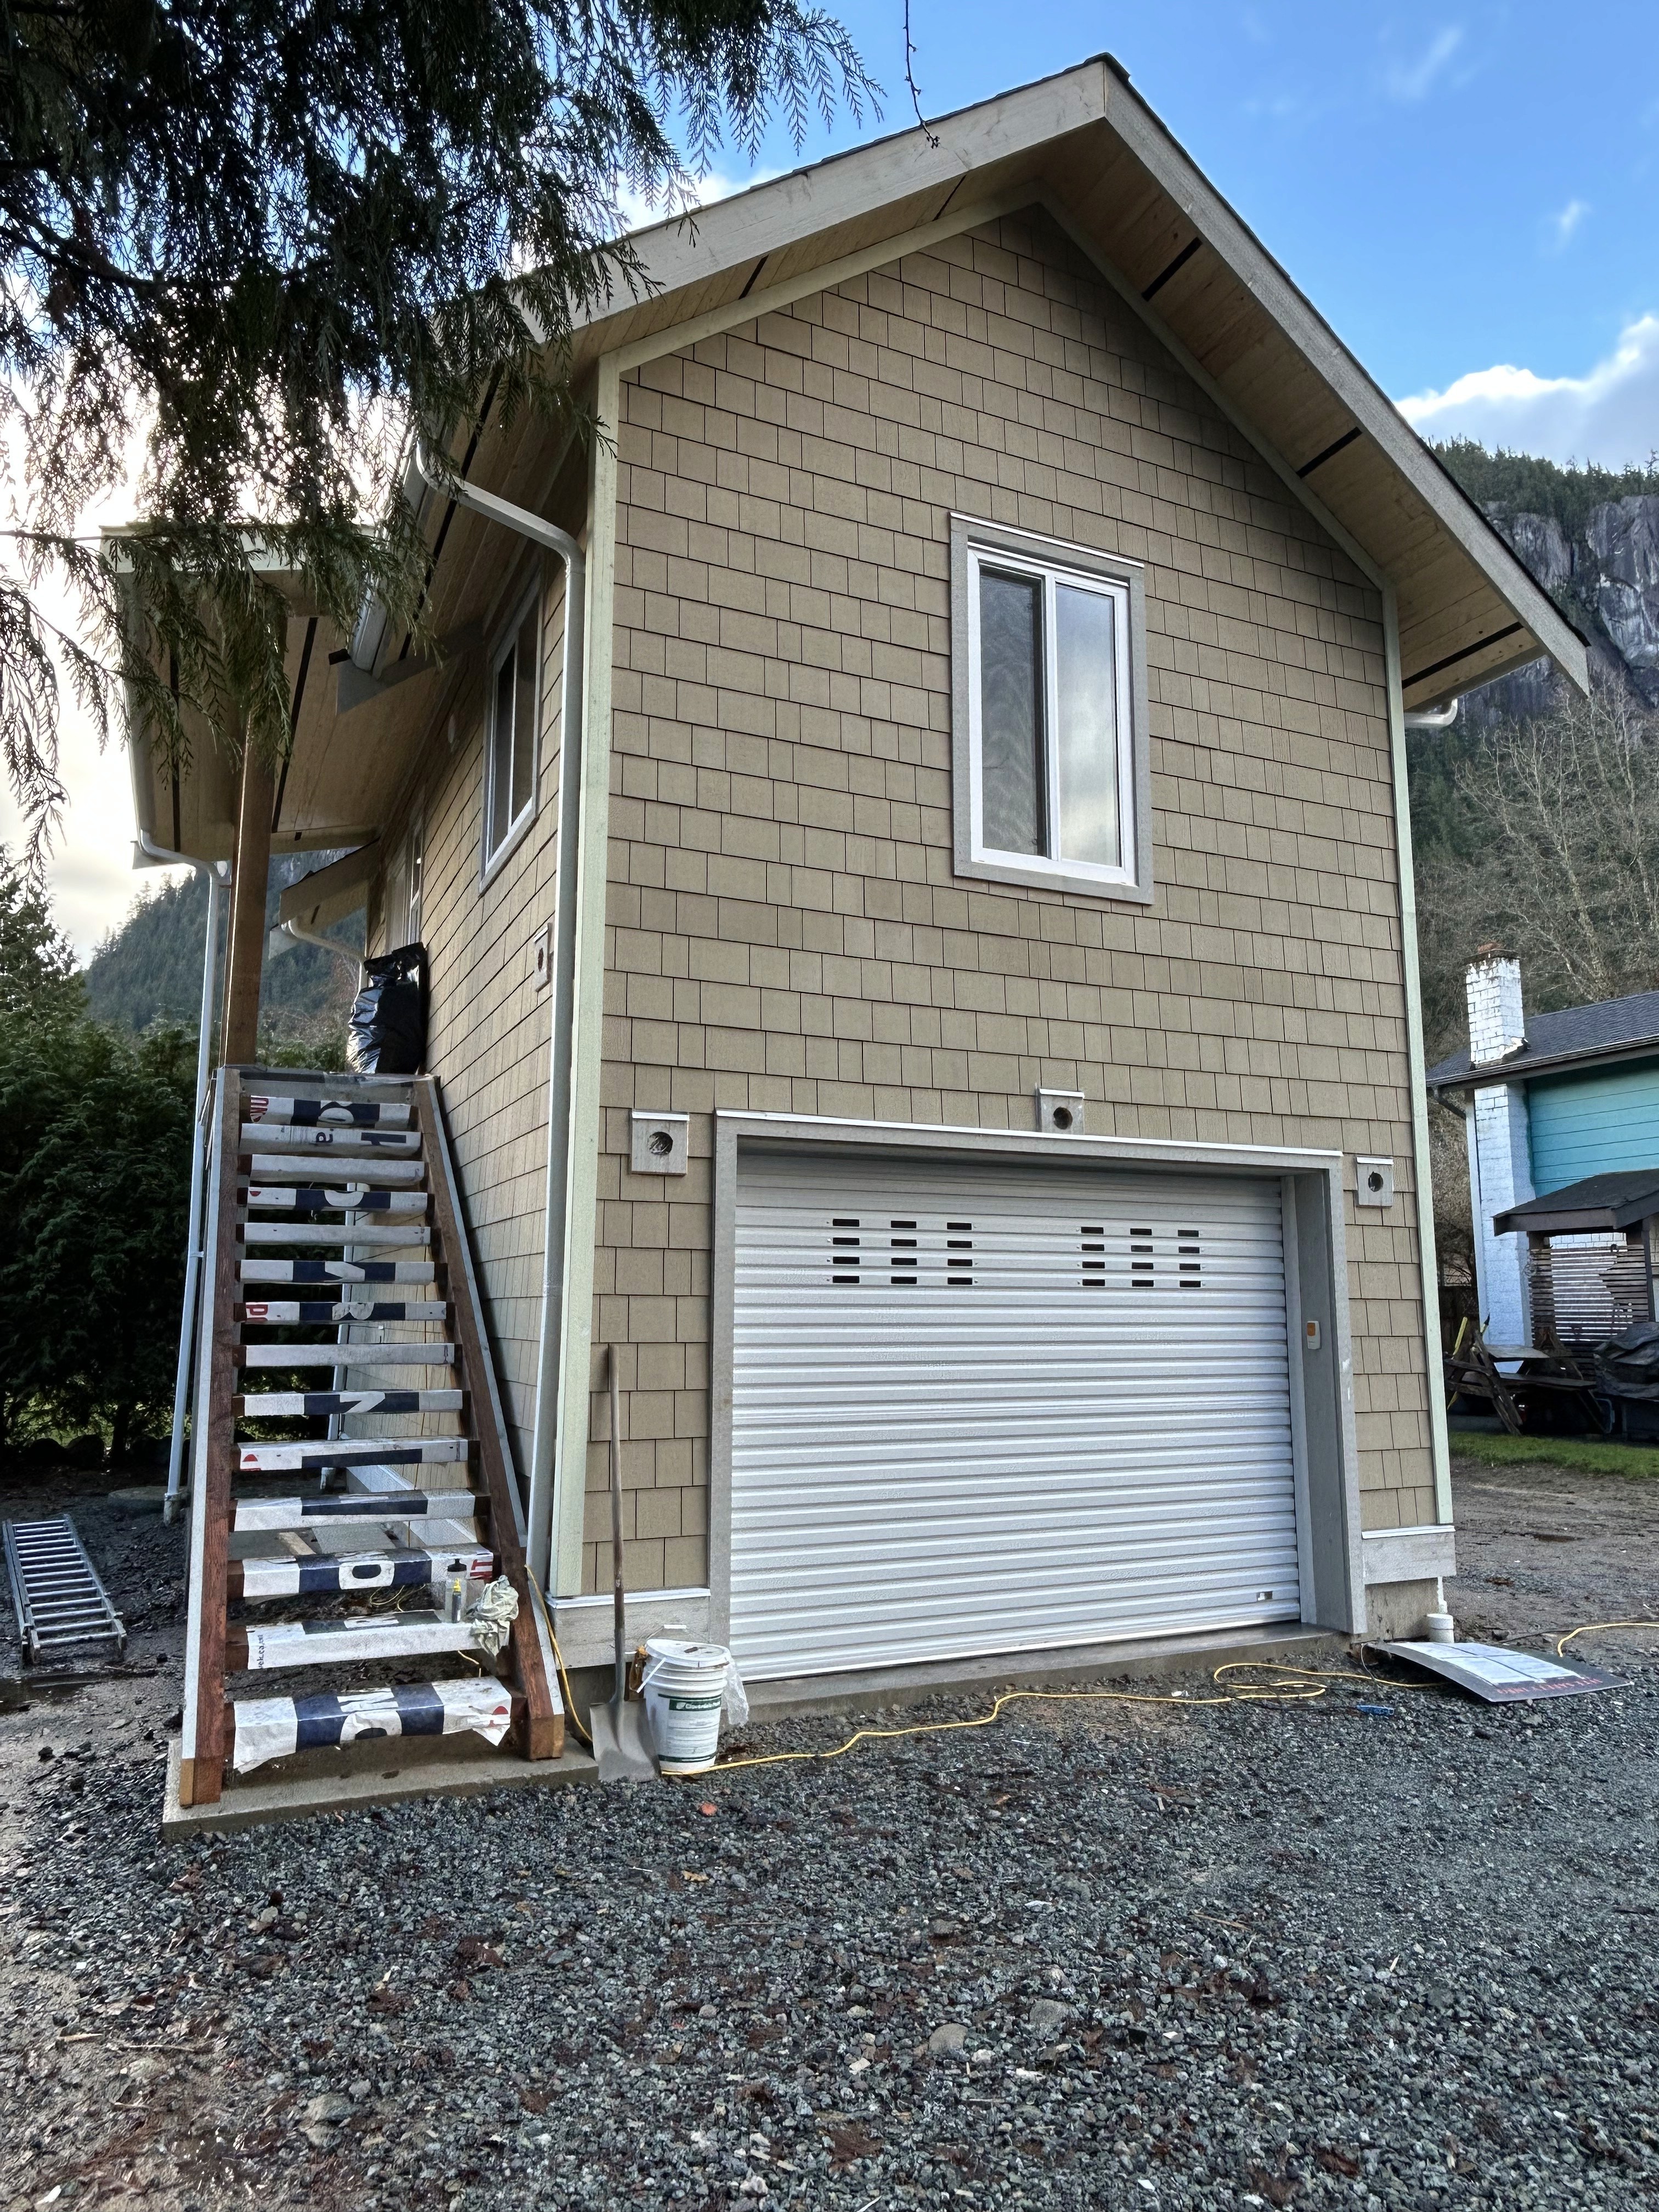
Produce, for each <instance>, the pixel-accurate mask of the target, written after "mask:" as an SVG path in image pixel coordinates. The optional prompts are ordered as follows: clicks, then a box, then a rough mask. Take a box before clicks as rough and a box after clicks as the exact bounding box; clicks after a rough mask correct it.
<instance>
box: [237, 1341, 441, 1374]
mask: <svg viewBox="0 0 1659 2212" xmlns="http://www.w3.org/2000/svg"><path fill="white" fill-rule="evenodd" d="M236 1364H237V1365H238V1366H239V1367H240V1368H243V1369H252V1368H256V1367H453V1365H454V1364H455V1346H453V1344H421V1343H415V1344H408V1343H401V1344H362V1343H359V1342H357V1341H356V1340H349V1341H348V1342H346V1343H344V1344H242V1345H239V1346H237V1348H236Z"/></svg>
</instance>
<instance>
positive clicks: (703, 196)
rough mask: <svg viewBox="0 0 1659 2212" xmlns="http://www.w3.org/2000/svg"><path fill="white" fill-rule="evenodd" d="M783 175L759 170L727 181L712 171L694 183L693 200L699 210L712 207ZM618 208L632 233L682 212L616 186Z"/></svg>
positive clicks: (723, 176) (640, 193)
mask: <svg viewBox="0 0 1659 2212" xmlns="http://www.w3.org/2000/svg"><path fill="white" fill-rule="evenodd" d="M781 174H782V171H781V170H779V169H756V170H754V171H753V172H752V173H750V175H748V176H746V177H728V176H726V175H725V174H723V173H721V171H720V170H718V169H711V170H710V171H709V172H708V175H707V176H705V177H694V178H693V179H691V191H692V197H693V198H694V199H695V200H696V204H697V206H698V207H712V206H713V205H714V202H715V201H716V200H728V199H730V198H731V197H732V193H733V192H746V191H749V190H750V186H751V185H764V184H768V183H769V182H770V180H771V179H773V178H774V177H776V176H781ZM617 206H618V208H620V209H621V210H622V218H623V222H624V223H626V224H627V226H628V228H629V230H648V229H649V228H650V227H651V225H652V224H653V223H655V222H667V221H668V220H669V219H670V218H671V216H676V215H678V214H679V213H680V212H681V210H679V209H678V207H666V208H665V207H664V206H663V204H662V203H661V202H660V201H659V200H653V199H650V198H648V197H647V196H646V194H645V193H643V192H641V191H635V189H634V187H633V185H618V186H617Z"/></svg>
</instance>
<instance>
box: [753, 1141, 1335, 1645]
mask: <svg viewBox="0 0 1659 2212" xmlns="http://www.w3.org/2000/svg"><path fill="white" fill-rule="evenodd" d="M1280 1192H1281V1187H1280V1185H1279V1182H1278V1181H1277V1179H1263V1180H1261V1181H1255V1180H1246V1179H1243V1178H1235V1177H1224V1176H1200V1175H1184V1174H1143V1173H1140V1172H1139V1171H1135V1170H1092V1169H1087V1168H1080V1169H1076V1170H1073V1169H1060V1170H1055V1169H1050V1168H1047V1167H1033V1168H1030V1169H1024V1168H1011V1167H1006V1166H1003V1165H1000V1164H998V1165H994V1166H987V1167H979V1166H975V1165H963V1164H961V1163H960V1162H953V1163H951V1164H944V1165H939V1164H928V1163H921V1164H917V1163H913V1162H910V1161H908V1160H907V1161H898V1160H877V1161H870V1162H865V1161H860V1160H848V1159H845V1158H842V1159H836V1160H827V1159H823V1158H812V1157H811V1156H810V1155H805V1154H780V1153H772V1152H768V1153H758V1154H752V1155H750V1154H744V1155H743V1156H742V1157H741V1160H740V1166H739V1170H738V1199H737V1237H736V1252H735V1285H734V1290H735V1311H734V1332H735V1334H734V1344H733V1366H732V1551H731V1559H732V1623H731V1637H732V1649H733V1650H734V1652H735V1654H736V1656H737V1658H738V1662H739V1664H740V1666H741V1667H742V1668H743V1670H744V1673H745V1674H750V1675H753V1676H754V1677H755V1678H756V1679H757V1680H776V1679H778V1678H780V1677H783V1676H788V1675H797V1674H820V1673H824V1672H832V1671H835V1672H839V1671H844V1670H847V1669H849V1668H872V1667H887V1666H901V1665H904V1664H907V1663H912V1662H921V1661H927V1660H938V1659H948V1658H952V1657H960V1656H969V1655H973V1654H978V1653H987V1654H988V1653H993V1652H1003V1651H1007V1652H1013V1651H1021V1650H1042V1649H1044V1648H1048V1649H1054V1648H1055V1647H1058V1646H1062V1645H1067V1644H1094V1643H1099V1642H1107V1641H1111V1640H1115V1639H1121V1638H1138V1637H1144V1636H1167V1635H1170V1634H1175V1633H1180V1632H1196V1631H1200V1630H1203V1629H1209V1628H1221V1627H1234V1626H1243V1625H1246V1624H1257V1623H1264V1622H1269V1621H1279V1620H1295V1619H1297V1617H1298V1615H1299V1613H1300V1610H1301V1606H1300V1593H1299V1589H1298V1585H1297V1528H1296V1496H1295V1477H1294V1473H1293V1468H1292V1461H1291V1407H1290V1380H1289V1371H1288V1370H1289V1362H1288V1358H1287V1331H1286V1314H1285V1252H1284V1231H1283V1216H1282V1205H1281V1194H1280Z"/></svg>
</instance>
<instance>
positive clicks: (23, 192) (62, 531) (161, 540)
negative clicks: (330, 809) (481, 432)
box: [0, 0, 874, 851]
mask: <svg viewBox="0 0 1659 2212" xmlns="http://www.w3.org/2000/svg"><path fill="white" fill-rule="evenodd" d="M873 94H874V88H873V87H872V84H871V83H870V81H869V79H868V77H867V76H866V73H865V71H864V70H863V67H862V65H861V64H860V61H859V59H858V57H857V55H856V54H855V53H854V50H853V48H852V46H851V44H850V42H849V41H848V37H847V34H846V33H845V32H844V31H843V30H842V27H841V26H840V25H839V24H838V23H836V21H834V20H833V19H832V18H831V17H829V16H828V15H823V14H822V13H820V12H819V11H818V10H817V9H815V8H812V7H811V6H808V5H805V4H803V0H603V4H601V5H599V6H593V5H591V4H589V0H419V4H413V0H119V4H116V5H112V4H110V0H54V4H53V5H52V6H50V7H40V6H29V7H25V6H22V5H21V4H20V0H0V154H3V159H0V270H3V275H4V279H5V281H4V283H0V418H9V419H0V428H7V429H9V430H11V431H12V432H14V433H15V434H17V442H18V444H19V446H20V447H21V448H22V449H23V451H24V452H25V453H26V454H27V464H26V473H25V489H26V494H27V508H26V515H25V523H26V529H25V532H24V535H23V537H22V538H21V544H22V546H23V549H24V552H25V555H26V558H27V576H26V582H25V583H24V584H21V585H20V584H19V583H17V582H15V581H10V580H0V753H3V756H4V759H5V763H6V766H7V769H8V771H9V775H10V778H11V781H12V784H13V787H14V790H15V794H16V796H17V797H18V799H19V800H20V802H21V804H22V805H23V807H24V809H25V811H26V812H27V814H28V815H29V817H30V818H31V821H32V823H33V830H34V833H35V837H36V844H35V847H34V848H33V849H35V850H37V851H38V849H39V842H38V841H39V839H40V837H41V836H43V835H44V834H46V831H47V830H48V829H49V826H50V823H51V821H52V817H53V814H54V811H55V810H56V808H57V807H58V806H59V805H61V803H62V791H61V787H60V786H59V784H58V775H57V753H56V712H57V683H56V678H55V675H54V671H53V665H52V659H51V657H50V654H49V653H48V651H47V643H48V633H47V631H46V627H45V625H44V623H43V620H42V617H41V615H40V610H39V608H38V606H37V605H35V603H34V601H33V598H32V597H31V593H30V592H29V590H28V588H27V581H29V580H33V581H37V582H38V580H40V577H41V576H42V575H43V574H46V571H47V570H48V569H51V568H54V567H55V568H57V569H58V570H59V571H60V572H62V573H64V574H67V575H68V577H69V578H70V580H72V581H73V582H74V583H75V584H76V585H77V586H79V587H80V590H81V592H82V595H83V599H84V603H85V605H86V606H87V609H88V619H89V621H90V622H91V623H92V625H93V628H94V634H95V636H96V639H97V641H98V651H97V652H96V653H88V652H84V651H82V650H81V649H80V648H79V647H76V645H75V644H74V643H73V642H72V641H67V640H64V641H60V643H61V644H62V647H63V649H64V653H66V655H67V657H68V663H69V666H70V673H71V676H72V678H73V680H74V681H75V683H76V685H77V687H78V688H79V689H80V690H81V691H82V694H83V696H84V697H85V698H86V700H87V702H88V704H89V705H90V706H91V708H93V709H94V712H98V713H100V714H101V713H103V712H104V711H105V709H106V704H107V701H108V698H109V696H110V687H111V681H112V672H113V671H118V673H119V674H120V676H122V677H123V678H125V681H126V682H127V684H129V685H130V686H131V687H132V696H133V697H134V700H135V703H136V707H137V711H139V712H141V713H142V714H143V718H144V720H145V721H146V723H147V724H148V725H149V727H150V728H151V729H152V731H153V732H154V733H155V736H156V737H157V738H159V739H160V741H161V747H162V750H164V751H169V750H170V751H171V752H172V753H173V756H174V757H176V758H182V757H183V756H184V753H185V749H186V748H185V719H184V717H185V715H186V714H188V712H189V710H190V709H191V708H195V709H197V710H198V711H199V712H201V713H203V714H205V715H206V716H207V717H208V718H209V721H210V726H213V727H214V728H216V729H237V730H241V729H245V730H246V739H247V741H248V742H251V743H252V744H254V745H255V746H256V747H258V749H259V750H260V751H262V752H263V753H264V754H265V755H266V756H267V757H271V758H275V757H276V756H277V755H279V754H280V753H281V751H282V750H283V747H284V746H285V744H286V743H287V738H288V726H287V697H286V687H285V684H284V680H283V651H282V648H283V640H284V627H285V607H284V603H283V600H282V599H281V597H280V595H279V593H278V592H277V590H276V587H275V586H274V584H273V582H272V580H271V578H270V574H269V572H268V568H267V567H265V566H264V565H263V564H262V562H261V560H259V559H258V558H256V548H257V547H258V546H260V545H262V546H263V548H264V551H265V553H267V554H268V555H269V556H270V560H271V561H273V562H275V563H276V565H278V566H281V567H283V568H293V569H295V570H297V571H298V572H300V573H301V575H302V576H303V577H304V579H305V581H306V584H307V590H308V592H309V594H310V596H311V599H312V601H313V604H314V605H317V606H319V607H320V608H321V609H322V610H323V611H325V613H327V614H329V615H330V616H331V617H333V618H334V619H335V620H336V621H337V623H340V624H341V625H342V626H349V623H350V620H351V617H352V615H353V613H354V611H355V609H356V605H357V603H358V601H359V599H360V596H361V593H362V591H363V589H364V588H365V587H366V586H370V585H372V586H374V588H375V589H377V590H379V591H380V592H381V594H382V595H383V597H384V598H385V599H386V601H387V603H388V604H389V605H390V606H391V607H392V610H393V611H394V613H396V614H397V615H398V617H399V618H400V619H401V620H409V619H410V618H411V617H413V616H414V614H415V612H416V605H417V601H418V599H419V591H420V582H421V576H422V567H423V562H424V557H425V548H424V545H423V544H422V542H421V540H420V539H419V538H418V535H417V533H416V531H415V529H414V526H413V521H412V519H411V517H410V515H409V514H408V513H407V511H406V510H405V509H404V507H403V505H402V503H401V501H398V499H397V498H396V496H395V495H394V491H393V487H394V484H395V483H396V481H397V478H398V473H399V469H398V460H399V456H400V453H401V452H402V451H403V449H404V441H405V440H406V437H407V436H408V435H411V434H416V433H418V434H419V435H422V437H423V438H424V439H425V440H426V441H428V443H429V444H430V445H431V446H432V447H433V448H434V449H435V451H436V452H437V453H440V454H442V453H445V452H447V448H448V445H449V441H450V440H451V438H452V436H453V435H456V434H457V433H458V432H461V431H464V430H465V429H466V428H468V426H470V425H476V424H477V422H479V421H480V419H481V418H482V416H483V414H484V413H485V411H486V410H493V412H494V414H495V416H496V417H497V418H504V417H510V416H512V415H513V413H514V412H515V411H516V410H520V409H521V408H523V407H525V406H526V405H534V406H538V407H543V408H546V409H549V410H569V409H570V407H571V401H570V396H569V393H568V388H567V386H568V380H567V369H568V351H569V337H570V333H571V329H572V323H573V317H574V316H575V315H576V314H577V313H580V312H581V311H583V310H584V309H587V308H592V307H599V306H602V305H603V304H604V303H605V301H607V300H609V299H611V298H613V297H615V296H617V294H618V293H619V292H620V293H622V294H623V295H626V294H627V293H628V291H629V289H630V287H634V286H635V285H636V284H637V283H638V279H639V270H638V266H637V263H636V261H635V257H634V256H633V255H632V253H631V252H629V249H628V248H627V247H626V246H623V245H620V244H617V242H616V240H617V236H618V234H619V233H620V232H621V230H622V228H623V225H622V222H621V218H620V216H619V212H618V194H619V191H620V190H621V188H622V187H623V185H629V186H630V187H631V188H633V189H634V190H635V191H640V192H643V193H644V194H646V195H647V197H651V198H653V199H654V201H655V202H656V203H657V204H659V205H660V206H661V207H662V208H663V210H664V211H665V212H668V211H670V210H672V209H674V208H677V207H682V206H684V205H685V204H688V203H689V199H690V193H691V172H692V171H694V170H696V169H697V168H698V167H701V166H702V165H704V164H706V162H707V161H708V158H709V157H710V156H711V155H712V154H713V153H714V150H715V149H716V148H717V147H718V146H719V145H720V143H721V138H722V135H723V133H724V134H729V135H730V136H731V137H732V138H734V139H735V141H736V143H737V144H738V147H739V148H740V149H742V150H744V152H746V153H748V154H749V155H750V156H751V157H752V155H753V154H754V152H755V150H756V149H757V146H758V144H759V142H760V138H761V136H762V133H763V130H764V129H765V127H766V125H767V124H768V122H769V119H770V118H771V117H772V115H773V114H774V113H775V112H780V111H781V113H782V115H783V116H784V118H785V119H786V120H787V124H788V125H789V126H790V128H791V129H792V131H793V134H794V137H795V139H796V142H797V143H799V141H800V138H801V137H802V134H803V132H804V131H805V125H806V123H807V121H808V119H809V118H810V117H811V114H812V112H814V110H817V112H821V113H822V114H823V115H824V116H825V117H826V118H827V117H828V116H829V114H830V112H832V109H833V106H834V104H835V103H836V101H837V100H844V101H845V102H847V103H848V105H849V106H851V108H852V110H853V111H854V113H860V112H862V110H863V107H864V106H865V105H866V103H868V102H870V101H871V100H872V98H873ZM676 125H678V137H677V134H676V127H675V126H676ZM682 142H683V150H682ZM136 421H137V422H144V423H145V424H146V425H147V436H146V446H145V453H146V459H145V467H144V476H143V486H142V493H141V497H142V501H143V507H145V509H146V510H147V511H148V513H149V514H150V515H151V516H152V517H154V518H155V520H154V522H153V523H152V524H150V525H147V526H145V527H144V528H143V529H142V530H139V531H136V532H132V533H131V534H128V535H125V536H123V537H122V538H118V539H117V540H115V541H113V542H112V543H100V544H85V543H82V542H80V541H79V540H77V539H76V537H75V536H74V534H73V531H74V524H75V521H76V517H77V516H79V515H80V514H82V513H84V512H85V511H86V509H87V507H88V504H89V503H90V502H91V501H94V499H96V498H98V497H99V496H100V495H106V494H107V493H108V492H109V491H110V490H111V489H114V488H118V486H119V485H120V484H121V483H122V482H123V479H124V477H125V466H126V460H127V449H128V442H129V438H130V435H131V425H132V424H133V423H134V422H136ZM366 516H367V517H368V519H367V520H366V519H365V517H366ZM250 525H251V526H252V529H251V530H250V528H249V527H248V526H250ZM134 604H136V605H137V606H138V607H139V608H141V609H142V610H143V611H144V613H145V615H146V616H147V617H148V622H147V634H146V635H144V636H143V637H142V638H141V639H140V640H139V644H140V646H141V647H142V648H143V649H141V650H138V651H136V652H135V651H132V650H131V649H130V648H128V647H126V646H125V644H124V639H125V635H126V629H125V627H124V624H123V621H122V616H123V612H124V610H125V609H127V608H128V607H130V606H131V605H134ZM100 655H101V657H100Z"/></svg>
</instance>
